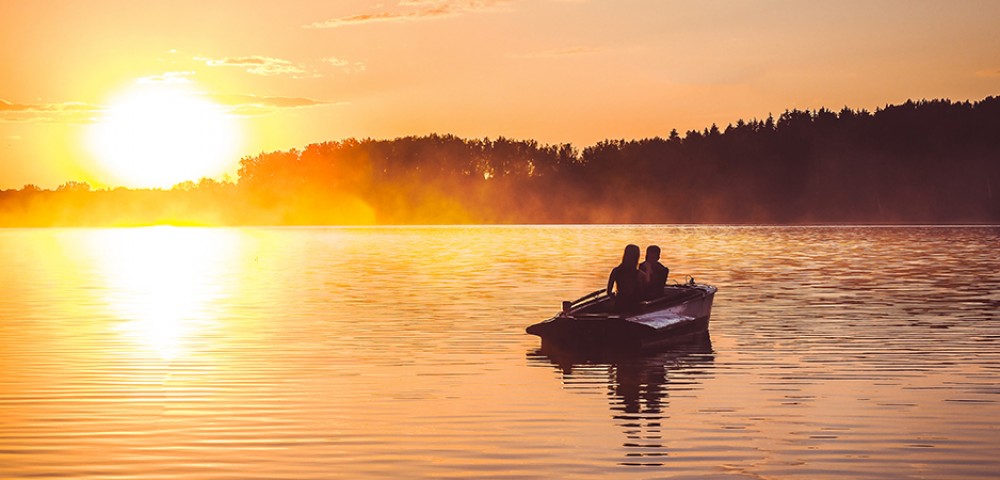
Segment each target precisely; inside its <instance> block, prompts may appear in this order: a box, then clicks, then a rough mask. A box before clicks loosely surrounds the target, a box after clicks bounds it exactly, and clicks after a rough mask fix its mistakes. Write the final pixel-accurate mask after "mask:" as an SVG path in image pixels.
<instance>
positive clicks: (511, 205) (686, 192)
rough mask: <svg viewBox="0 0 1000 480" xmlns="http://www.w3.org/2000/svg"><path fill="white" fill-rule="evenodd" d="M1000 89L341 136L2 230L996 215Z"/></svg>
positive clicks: (2, 220) (113, 193)
mask: <svg viewBox="0 0 1000 480" xmlns="http://www.w3.org/2000/svg"><path fill="white" fill-rule="evenodd" d="M997 132H1000V97H988V98H985V99H983V100H981V101H977V102H952V101H948V100H929V101H928V100H922V101H907V102H906V103H903V104H901V105H890V106H886V107H884V108H880V109H877V110H876V111H874V112H869V111H866V110H853V109H850V108H843V109H841V110H840V111H832V110H828V109H825V108H821V109H819V110H812V111H804V110H789V111H785V112H784V113H782V114H781V115H779V116H778V118H774V117H773V116H769V117H768V118H766V119H751V120H748V121H747V120H740V121H738V122H736V123H735V124H730V125H727V126H726V127H725V128H719V127H718V126H716V125H712V126H710V127H708V128H705V129H703V130H701V131H698V130H691V131H688V132H686V133H685V134H684V135H681V134H680V133H679V132H677V131H676V130H674V131H671V132H670V133H669V134H667V135H664V136H663V137H655V138H646V139H640V140H605V141H602V142H599V143H597V144H595V145H591V146H588V147H586V148H584V149H582V150H578V149H577V148H576V147H574V146H573V145H571V144H556V145H547V144H540V143H538V142H536V141H534V140H514V139H507V138H502V137H501V138H496V139H489V138H484V139H464V138H459V137H456V136H453V135H426V136H411V137H402V138H396V139H390V140H375V139H362V140H359V139H347V140H341V141H331V142H323V143H316V144H311V145H308V146H306V147H305V148H302V149H292V150H287V151H275V152H266V153H261V154H259V155H256V156H250V157H245V158H243V159H241V160H240V169H239V172H238V176H237V178H236V180H234V181H222V182H219V181H215V180H211V179H203V180H201V181H199V182H197V183H196V182H184V183H182V184H179V185H177V186H175V187H174V188H172V189H169V190H147V189H125V188H117V189H111V190H94V189H91V188H90V187H89V185H87V184H82V183H79V182H68V183H66V184H64V185H63V186H61V187H59V188H57V189H56V190H42V189H38V188H37V187H33V186H25V187H24V188H22V189H20V190H7V191H0V225H8V226H10V225H30V226H45V225H140V224H155V223H172V224H197V225H203V224H204V225H255V224H256V225H324V224H373V223H377V224H436V223H734V224H748V223H753V224H815V223H824V224H825V223H866V224H867V223H873V224H886V223H944V224H954V223H992V224H996V223H1000V134H998V133H997Z"/></svg>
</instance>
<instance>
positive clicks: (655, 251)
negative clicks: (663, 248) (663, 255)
mask: <svg viewBox="0 0 1000 480" xmlns="http://www.w3.org/2000/svg"><path fill="white" fill-rule="evenodd" d="M651 254H652V255H655V256H656V257H659V256H660V247H658V246H656V245H650V246H648V247H646V256H647V257H649V256H650V255H651Z"/></svg>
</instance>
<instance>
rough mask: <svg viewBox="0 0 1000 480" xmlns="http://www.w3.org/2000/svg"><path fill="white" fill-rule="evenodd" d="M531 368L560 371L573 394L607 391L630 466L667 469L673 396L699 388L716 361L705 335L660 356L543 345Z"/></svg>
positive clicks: (659, 352)
mask: <svg viewBox="0 0 1000 480" xmlns="http://www.w3.org/2000/svg"><path fill="white" fill-rule="evenodd" d="M528 359H529V361H530V362H532V363H535V364H539V365H546V364H547V365H549V366H552V367H555V368H556V369H557V370H558V371H559V372H560V374H561V377H562V383H563V386H564V387H565V388H567V389H574V390H579V389H581V388H583V389H586V390H592V389H605V388H606V389H607V392H608V393H607V396H608V403H609V404H610V407H611V414H612V419H613V421H614V422H615V423H616V424H617V425H618V426H619V427H620V428H621V429H622V431H623V432H624V434H625V441H624V443H623V445H622V446H623V450H624V455H625V458H624V459H623V460H622V461H621V462H620V463H621V465H626V466H662V465H664V461H665V460H666V459H665V457H667V456H668V453H669V447H668V445H667V440H668V439H669V438H670V436H671V435H670V431H669V430H670V427H669V425H668V424H666V423H665V421H666V420H667V419H669V417H670V415H669V414H668V412H667V407H668V406H669V404H670V400H669V397H670V394H671V393H672V392H673V393H674V394H677V393H678V392H683V391H687V390H691V389H694V388H697V385H698V384H700V383H701V382H702V380H703V379H704V378H706V377H707V376H709V375H710V370H711V368H712V365H713V363H714V361H715V354H714V351H713V350H712V339H711V337H710V335H709V333H708V331H705V332H703V333H701V334H697V335H691V336H688V337H686V338H685V340H684V341H683V342H676V343H672V344H669V345H664V346H663V347H661V348H660V349H658V350H656V351H645V350H643V351H642V352H636V353H629V352H624V351H622V350H620V349H616V350H605V351H593V350H582V349H566V348H565V347H560V346H557V345H555V344H553V343H550V342H543V343H542V347H541V348H540V349H538V350H535V351H533V352H529V353H528Z"/></svg>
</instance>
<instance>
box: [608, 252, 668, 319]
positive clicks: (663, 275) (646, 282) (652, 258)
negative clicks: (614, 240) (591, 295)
mask: <svg viewBox="0 0 1000 480" xmlns="http://www.w3.org/2000/svg"><path fill="white" fill-rule="evenodd" d="M669 274H670V269H669V268H667V267H665V266H663V264H661V263H660V247H658V246H656V245H650V246H648V247H646V260H645V261H643V262H642V264H641V265H640V264H639V246H638V245H632V244H629V245H628V246H626V247H625V254H624V255H623V256H622V263H620V264H619V265H618V266H617V267H615V268H614V269H612V270H611V275H610V276H608V289H607V292H608V296H609V297H611V298H612V299H613V300H614V309H615V310H616V311H619V312H624V311H628V310H632V309H634V308H635V307H637V306H638V305H639V302H641V301H643V300H650V299H653V298H656V297H659V296H660V295H663V287H664V286H665V285H666V284H667V275H669Z"/></svg>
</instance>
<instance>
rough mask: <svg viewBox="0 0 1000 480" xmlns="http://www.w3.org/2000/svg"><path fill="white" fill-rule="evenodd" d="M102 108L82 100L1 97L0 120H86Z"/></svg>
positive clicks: (73, 121)
mask: <svg viewBox="0 0 1000 480" xmlns="http://www.w3.org/2000/svg"><path fill="white" fill-rule="evenodd" d="M101 110H102V108H101V107H99V106H97V105H91V104H87V103H82V102H62V103H14V102H10V101H7V100H3V99H0V120H3V121H7V122H71V123H75V122H85V121H88V120H89V119H90V118H91V117H92V116H93V115H94V114H95V113H97V112H100V111H101Z"/></svg>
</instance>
